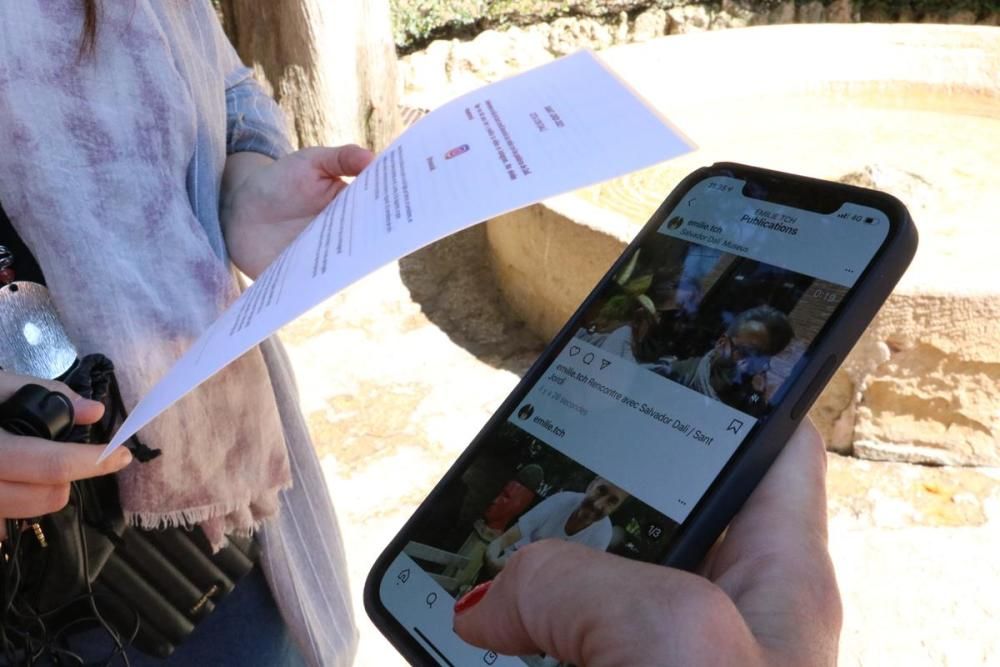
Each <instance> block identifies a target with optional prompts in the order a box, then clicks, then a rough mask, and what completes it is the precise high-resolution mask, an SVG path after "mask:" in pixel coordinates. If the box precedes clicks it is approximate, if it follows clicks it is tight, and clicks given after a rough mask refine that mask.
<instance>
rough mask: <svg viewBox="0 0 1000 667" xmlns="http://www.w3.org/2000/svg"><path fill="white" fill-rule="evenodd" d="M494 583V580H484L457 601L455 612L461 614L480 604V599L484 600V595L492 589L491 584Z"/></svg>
mask: <svg viewBox="0 0 1000 667" xmlns="http://www.w3.org/2000/svg"><path fill="white" fill-rule="evenodd" d="M492 583H493V581H492V580H491V581H486V582H483V583H481V584H479V585H478V586H476V587H475V588H473V589H472V590H471V591H469V592H468V593H466V594H465V595H463V596H462V597H460V598H458V600H456V601H455V613H456V614H461V613H462V612H463V611H468V610H470V609H472V608H473V607H475V606H476V605H477V604H479V601H480V600H482V599H483V596H485V595H486V593H487V592H488V591H489V590H490V584H492Z"/></svg>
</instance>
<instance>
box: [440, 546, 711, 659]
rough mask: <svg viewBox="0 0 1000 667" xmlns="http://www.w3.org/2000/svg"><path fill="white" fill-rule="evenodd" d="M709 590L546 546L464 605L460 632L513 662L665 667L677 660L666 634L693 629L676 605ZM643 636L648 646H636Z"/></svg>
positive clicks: (662, 573) (520, 556) (674, 576)
mask: <svg viewBox="0 0 1000 667" xmlns="http://www.w3.org/2000/svg"><path fill="white" fill-rule="evenodd" d="M706 586H707V587H710V588H714V587H712V586H711V585H710V584H708V583H707V582H705V581H704V580H702V579H700V578H699V577H696V576H694V575H692V574H689V573H687V572H681V571H679V570H672V569H669V568H666V567H663V566H660V565H651V564H648V563H640V562H637V561H630V560H626V559H624V558H621V557H618V556H613V555H611V554H607V553H604V552H601V551H595V550H593V549H590V548H588V547H584V546H581V545H578V544H573V543H570V542H564V541H559V540H546V541H541V542H537V543H535V544H532V545H529V546H527V547H525V548H524V549H521V550H519V551H518V552H517V553H516V554H515V555H514V556H512V557H511V559H510V560H509V561H508V564H507V566H506V567H505V568H504V569H503V571H502V572H501V573H500V575H498V576H497V578H496V579H494V580H493V581H492V582H488V583H487V584H481V585H480V587H477V588H474V589H472V590H471V591H470V592H469V593H467V594H466V595H465V596H463V597H462V598H459V600H458V602H457V603H456V614H455V631H456V632H457V633H458V635H459V636H460V637H461V638H462V639H464V640H465V641H467V642H469V643H470V644H473V645H476V646H481V647H483V648H489V649H492V650H494V651H496V652H498V653H503V654H506V655H528V654H539V653H544V654H547V655H551V656H554V657H556V658H558V659H560V660H562V661H564V662H569V663H572V664H578V665H583V664H586V665H643V664H662V663H661V662H659V661H660V660H662V659H663V658H664V656H665V655H667V654H669V653H671V652H674V653H676V647H670V646H665V645H663V644H661V643H660V642H659V640H658V638H660V637H662V635H663V628H664V627H673V628H675V629H676V628H677V625H678V624H682V625H685V626H686V625H688V624H689V623H690V620H689V619H685V618H677V616H679V614H678V612H677V611H676V607H677V606H682V605H677V604H676V602H677V601H678V600H682V599H686V598H689V597H690V595H691V593H692V591H700V592H702V593H703V592H704V591H701V588H702V587H706ZM671 601H673V604H672V603H671ZM651 607H655V610H654V609H652V608H651ZM639 610H642V611H643V612H644V613H637V612H638V611H639ZM650 612H652V613H650ZM624 628H628V632H623V629H624ZM637 636H641V637H643V638H644V640H643V641H642V642H636V641H634V638H635V637H637Z"/></svg>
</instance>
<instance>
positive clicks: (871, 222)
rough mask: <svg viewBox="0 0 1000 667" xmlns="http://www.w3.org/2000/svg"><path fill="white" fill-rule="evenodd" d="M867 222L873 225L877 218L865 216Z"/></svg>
mask: <svg viewBox="0 0 1000 667" xmlns="http://www.w3.org/2000/svg"><path fill="white" fill-rule="evenodd" d="M865 224H866V225H873V224H875V218H871V217H868V218H865Z"/></svg>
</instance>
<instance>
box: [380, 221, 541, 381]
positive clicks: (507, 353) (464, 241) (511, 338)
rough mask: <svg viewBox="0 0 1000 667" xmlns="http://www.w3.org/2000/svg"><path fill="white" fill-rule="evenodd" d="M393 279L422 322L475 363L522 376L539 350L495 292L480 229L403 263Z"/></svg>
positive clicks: (434, 245) (431, 247)
mask: <svg viewBox="0 0 1000 667" xmlns="http://www.w3.org/2000/svg"><path fill="white" fill-rule="evenodd" d="M399 273H400V277H401V278H402V280H403V284H404V285H405V286H406V288H407V289H408V290H409V291H410V296H411V298H412V299H413V301H414V303H417V304H419V305H420V308H421V310H422V311H423V313H424V315H426V316H427V319H429V320H430V321H431V322H432V323H434V324H435V325H436V326H437V327H438V328H440V329H441V330H442V331H443V332H444V333H445V334H447V335H448V337H449V338H450V339H451V340H452V341H453V342H454V343H455V344H456V345H459V346H461V347H463V348H465V349H466V350H467V351H468V352H469V353H470V354H472V355H474V356H475V357H476V358H478V359H479V360H480V361H482V362H484V363H487V364H489V365H491V366H493V367H495V368H500V369H503V370H508V371H511V372H513V373H517V374H518V375H523V374H524V372H525V371H526V370H527V369H528V367H529V366H530V365H531V363H532V362H533V361H534V360H535V358H536V357H537V356H538V354H539V353H540V352H541V351H542V349H543V348H544V347H545V344H544V342H543V341H542V340H540V339H539V338H538V337H537V336H536V335H535V334H533V333H532V332H531V331H529V330H528V328H527V327H526V326H525V324H524V322H523V321H521V320H520V319H519V318H518V317H517V315H515V314H514V312H513V311H512V310H511V309H510V308H509V306H508V305H507V303H506V301H504V298H503V296H502V295H501V293H500V290H499V288H498V287H497V281H496V277H495V275H494V272H493V267H492V266H491V264H490V257H489V250H488V246H487V242H486V227H485V225H476V226H475V227H472V228H470V229H467V230H465V231H462V232H459V233H458V234H453V235H452V236H449V237H447V238H444V239H441V240H440V241H437V242H436V243H432V244H431V245H429V246H427V247H426V248H423V249H421V250H419V251H417V252H415V253H413V254H411V255H409V256H408V257H405V258H403V259H402V260H400V262H399Z"/></svg>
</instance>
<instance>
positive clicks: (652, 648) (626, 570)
mask: <svg viewBox="0 0 1000 667" xmlns="http://www.w3.org/2000/svg"><path fill="white" fill-rule="evenodd" d="M825 472H826V453H825V451H824V448H823V442H822V439H821V438H820V436H819V434H818V433H817V432H816V429H815V428H814V427H813V426H812V425H811V424H804V425H803V426H801V427H800V428H799V429H798V431H796V433H795V435H794V436H792V439H791V440H790V441H789V442H788V444H787V445H786V446H785V449H784V451H783V452H782V453H781V455H780V456H779V457H778V460H777V461H776V462H775V463H774V465H773V466H772V467H771V470H770V471H769V472H768V473H767V475H766V477H765V478H764V480H763V481H762V482H761V484H760V486H758V487H757V489H756V490H755V491H754V493H753V495H752V496H751V497H750V499H749V500H748V501H747V503H746V505H745V506H744V507H743V509H742V510H741V511H740V513H739V514H738V515H737V516H736V518H735V519H734V520H733V522H732V524H731V525H730V527H729V529H728V531H727V532H726V534H725V537H724V538H723V539H722V540H721V542H719V543H718V544H717V545H716V546H715V548H714V549H713V550H712V552H711V553H710V554H709V557H708V558H707V559H706V563H705V565H704V571H703V574H704V577H705V578H702V577H700V576H696V575H694V574H691V573H688V572H682V571H679V570H674V569H670V568H665V567H662V566H659V565H652V564H647V563H640V562H636V561H630V560H626V559H625V558H621V557H618V556H613V555H610V554H607V553H603V552H597V551H594V550H592V549H588V548H586V547H583V546H580V545H576V544H572V543H569V542H562V541H551V540H550V541H546V542H539V543H536V544H533V545H530V546H528V547H526V548H525V549H522V550H520V551H519V552H518V553H517V554H516V555H515V556H513V557H512V558H511V559H510V562H509V563H508V564H507V567H506V568H504V570H503V572H502V573H501V574H500V575H499V576H498V577H497V578H496V579H495V580H494V582H492V585H488V584H484V585H482V586H481V587H477V588H474V589H473V590H472V591H470V592H469V593H468V594H466V595H465V596H464V597H462V598H460V599H459V600H458V602H457V603H456V615H455V630H456V632H457V633H458V634H459V636H461V637H462V638H463V639H465V640H466V641H468V642H470V643H472V644H475V645H476V646H482V647H484V648H489V649H492V650H494V651H496V652H498V653H504V654H510V655H527V654H538V653H545V654H548V655H551V656H555V657H557V658H559V659H561V660H564V661H566V662H570V663H573V664H575V665H579V666H580V667H611V666H619V665H621V666H626V665H627V666H630V667H641V666H644V665H656V666H658V667H660V666H664V665H681V666H685V667H697V666H699V665H741V666H742V665H747V666H751V667H755V666H761V667H762V666H764V665H769V666H771V665H779V666H780V665H789V666H792V665H794V666H795V667H814V666H816V667H818V666H820V665H823V666H827V665H834V664H836V659H837V643H838V639H839V636H840V626H841V605H840V594H839V592H838V590H837V582H836V578H835V576H834V571H833V565H832V563H831V561H830V556H829V552H828V550H827V531H826V493H825V480H824V477H825ZM484 590H485V591H486V592H485V593H484Z"/></svg>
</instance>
